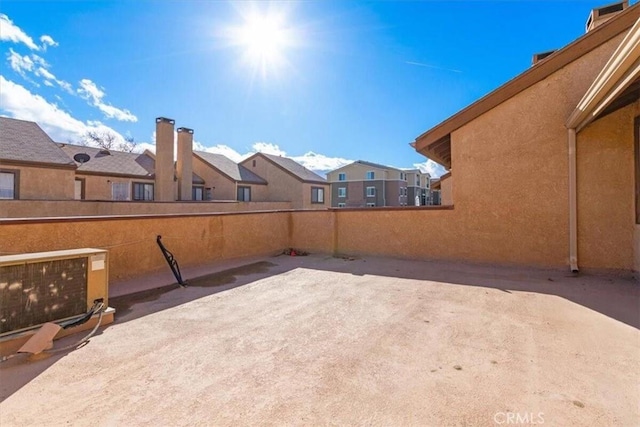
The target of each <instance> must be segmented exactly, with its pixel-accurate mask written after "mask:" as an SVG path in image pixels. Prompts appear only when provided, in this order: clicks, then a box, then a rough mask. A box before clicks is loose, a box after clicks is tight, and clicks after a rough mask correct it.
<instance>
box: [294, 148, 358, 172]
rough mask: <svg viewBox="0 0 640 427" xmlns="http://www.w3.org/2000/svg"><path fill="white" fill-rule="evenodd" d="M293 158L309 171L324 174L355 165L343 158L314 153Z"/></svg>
mask: <svg viewBox="0 0 640 427" xmlns="http://www.w3.org/2000/svg"><path fill="white" fill-rule="evenodd" d="M291 158H292V159H293V160H295V161H296V162H298V163H300V164H301V165H302V166H304V167H305V168H307V169H311V170H312V171H314V172H323V173H327V172H330V171H332V170H335V169H338V168H341V167H343V166H346V165H348V164H349V163H353V160H347V159H343V158H342V157H328V156H325V155H324V154H317V153H314V152H313V151H309V152H307V153H305V154H303V155H302V156H297V157H291Z"/></svg>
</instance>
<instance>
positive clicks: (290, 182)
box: [240, 153, 329, 209]
mask: <svg viewBox="0 0 640 427" xmlns="http://www.w3.org/2000/svg"><path fill="white" fill-rule="evenodd" d="M240 165H242V166H244V167H245V168H247V169H249V170H250V171H251V172H253V173H255V174H256V175H258V176H260V177H261V178H262V179H264V180H265V181H266V182H268V185H267V191H268V195H267V200H269V201H272V202H291V204H292V207H293V208H294V209H324V208H327V207H329V202H328V200H327V193H328V191H329V184H328V183H327V180H326V179H324V178H322V177H321V176H320V175H318V174H316V173H315V172H312V171H310V170H309V169H307V168H305V167H304V166H302V165H301V164H300V163H297V162H296V161H294V160H292V159H289V158H287V157H281V156H275V155H272V154H265V153H256V154H254V155H253V156H251V157H249V158H248V159H246V160H244V161H242V162H241V163H240Z"/></svg>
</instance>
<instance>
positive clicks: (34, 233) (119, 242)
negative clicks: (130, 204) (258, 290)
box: [0, 212, 289, 280]
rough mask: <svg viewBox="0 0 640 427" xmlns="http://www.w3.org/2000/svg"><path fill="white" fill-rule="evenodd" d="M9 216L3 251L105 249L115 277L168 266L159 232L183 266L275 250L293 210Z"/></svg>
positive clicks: (1, 227) (2, 228) (3, 226)
mask: <svg viewBox="0 0 640 427" xmlns="http://www.w3.org/2000/svg"><path fill="white" fill-rule="evenodd" d="M8 221H9V220H5V221H4V223H2V222H0V232H1V233H2V239H0V253H1V254H3V255H6V254H13V253H28V252H42V251H52V250H62V249H72V248H83V247H92V248H104V249H108V250H109V274H110V280H117V279H123V278H129V277H136V276H140V275H143V274H147V273H150V272H154V271H158V270H160V269H165V268H166V269H168V266H167V265H166V261H165V260H164V258H163V256H162V254H161V252H160V250H159V248H158V246H157V244H156V236H158V235H161V236H162V241H163V243H164V244H165V246H166V247H167V248H168V249H169V250H170V251H171V252H172V253H173V254H174V256H175V257H176V259H177V260H178V262H179V263H180V265H181V266H190V265H202V264H206V263H207V262H212V261H215V260H220V259H225V258H236V257H242V256H257V255H270V254H276V253H278V252H280V251H281V250H282V249H283V248H285V247H287V246H288V244H289V233H288V227H289V213H288V212H282V213H278V212H273V213H246V214H212V215H200V216H178V217H161V216H160V217H158V216H155V217H142V218H115V217H114V218H108V219H105V218H102V219H84V220H82V219H74V220H71V221H68V220H49V221H39V220H31V221H28V220H27V221H19V222H14V223H7V222H8Z"/></svg>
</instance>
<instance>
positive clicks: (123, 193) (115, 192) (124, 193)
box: [111, 182, 129, 200]
mask: <svg viewBox="0 0 640 427" xmlns="http://www.w3.org/2000/svg"><path fill="white" fill-rule="evenodd" d="M111 200H129V184H128V183H127V182H112V183H111Z"/></svg>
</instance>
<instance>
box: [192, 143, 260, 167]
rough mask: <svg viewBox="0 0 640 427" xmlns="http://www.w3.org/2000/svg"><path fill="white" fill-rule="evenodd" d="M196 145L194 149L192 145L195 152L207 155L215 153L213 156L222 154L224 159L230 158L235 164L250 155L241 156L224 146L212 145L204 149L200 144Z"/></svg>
mask: <svg viewBox="0 0 640 427" xmlns="http://www.w3.org/2000/svg"><path fill="white" fill-rule="evenodd" d="M198 145H199V146H197V147H196V144H194V149H195V150H198V151H207V152H209V153H215V154H222V155H223V156H226V157H228V158H230V159H231V160H233V161H234V162H236V163H238V162H241V161H242V160H244V159H246V158H247V157H249V155H250V154H249V155H247V154H245V155H242V154H240V153H238V152H237V151H236V150H234V149H233V148H231V147H229V146H228V145H224V144H218V145H214V146H213V147H205V146H203V145H202V144H200V143H198Z"/></svg>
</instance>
